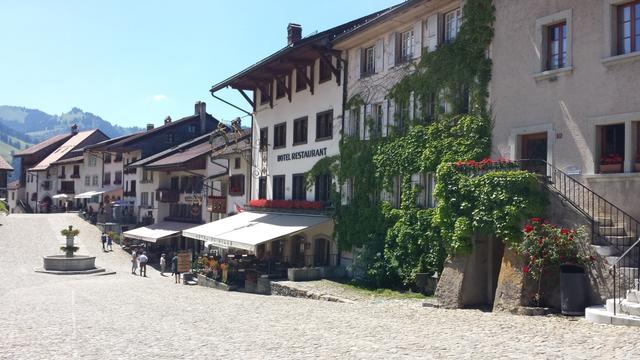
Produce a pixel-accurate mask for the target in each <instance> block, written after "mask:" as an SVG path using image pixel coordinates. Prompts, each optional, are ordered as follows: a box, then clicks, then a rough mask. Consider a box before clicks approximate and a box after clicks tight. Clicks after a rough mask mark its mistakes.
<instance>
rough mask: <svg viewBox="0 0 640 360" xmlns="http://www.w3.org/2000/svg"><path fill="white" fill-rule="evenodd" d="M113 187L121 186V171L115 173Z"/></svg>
mask: <svg viewBox="0 0 640 360" xmlns="http://www.w3.org/2000/svg"><path fill="white" fill-rule="evenodd" d="M113 184H114V185H120V184H122V171H121V170H118V171H116V176H115V180H114V181H113Z"/></svg>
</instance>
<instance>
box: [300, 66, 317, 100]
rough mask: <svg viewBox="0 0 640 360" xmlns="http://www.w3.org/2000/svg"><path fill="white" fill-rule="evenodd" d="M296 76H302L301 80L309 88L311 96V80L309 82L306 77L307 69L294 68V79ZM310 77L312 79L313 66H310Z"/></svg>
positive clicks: (304, 67)
mask: <svg viewBox="0 0 640 360" xmlns="http://www.w3.org/2000/svg"><path fill="white" fill-rule="evenodd" d="M298 75H302V79H303V80H304V82H305V83H306V84H307V86H308V87H309V90H310V91H311V95H313V80H311V79H310V78H309V77H308V76H307V67H306V66H303V67H296V77H297V76H298ZM311 77H312V78H313V65H311Z"/></svg>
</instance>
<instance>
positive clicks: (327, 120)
mask: <svg viewBox="0 0 640 360" xmlns="http://www.w3.org/2000/svg"><path fill="white" fill-rule="evenodd" d="M323 124H324V126H322V125H323ZM321 130H322V131H321ZM327 131H328V133H329V134H328V135H327V134H325V133H324V132H327ZM321 135H322V136H321ZM330 139H333V109H331V110H326V111H322V112H319V113H317V114H316V142H318V141H324V140H330Z"/></svg>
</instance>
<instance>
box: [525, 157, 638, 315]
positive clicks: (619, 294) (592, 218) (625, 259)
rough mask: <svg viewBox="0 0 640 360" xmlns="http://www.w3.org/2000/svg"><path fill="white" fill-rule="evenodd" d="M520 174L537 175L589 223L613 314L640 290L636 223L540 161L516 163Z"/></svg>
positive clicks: (582, 186)
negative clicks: (604, 265) (608, 279)
mask: <svg viewBox="0 0 640 360" xmlns="http://www.w3.org/2000/svg"><path fill="white" fill-rule="evenodd" d="M519 163H520V166H521V169H522V170H527V171H531V172H534V173H537V174H539V175H540V181H541V182H542V184H543V185H545V186H546V187H547V188H548V189H549V190H551V191H552V192H554V193H556V194H558V195H559V196H561V197H562V198H563V199H564V200H566V201H567V202H569V203H570V204H571V205H573V206H574V207H575V208H576V209H577V210H578V211H580V212H581V213H582V214H583V215H585V217H586V218H587V219H588V220H589V222H590V225H591V242H592V244H593V245H596V246H598V249H599V251H598V253H599V254H600V255H602V256H604V257H606V260H607V262H608V263H609V264H610V265H611V268H610V271H611V275H612V276H613V299H614V301H613V304H614V305H613V312H614V314H616V312H617V308H618V306H619V303H620V302H621V301H622V300H624V298H625V297H626V292H627V291H628V290H630V289H634V288H635V289H638V290H640V281H639V280H638V279H639V278H640V239H639V238H638V235H639V234H640V221H639V220H637V219H636V218H634V217H633V216H631V215H629V214H628V213H627V212H626V211H624V210H622V209H620V208H619V207H617V206H615V205H614V204H612V203H611V202H609V201H608V200H606V199H605V198H603V197H602V196H600V195H598V194H596V193H595V192H593V191H592V190H591V189H589V188H588V187H587V186H585V185H584V184H582V183H580V182H579V181H578V180H576V179H575V178H573V177H572V176H571V175H568V174H567V173H565V172H563V171H561V170H560V169H558V168H556V167H555V166H553V165H551V164H549V163H547V162H546V161H544V160H519Z"/></svg>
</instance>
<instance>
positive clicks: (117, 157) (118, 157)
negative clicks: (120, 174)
mask: <svg viewBox="0 0 640 360" xmlns="http://www.w3.org/2000/svg"><path fill="white" fill-rule="evenodd" d="M113 162H122V154H116V158H115V160H113Z"/></svg>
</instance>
